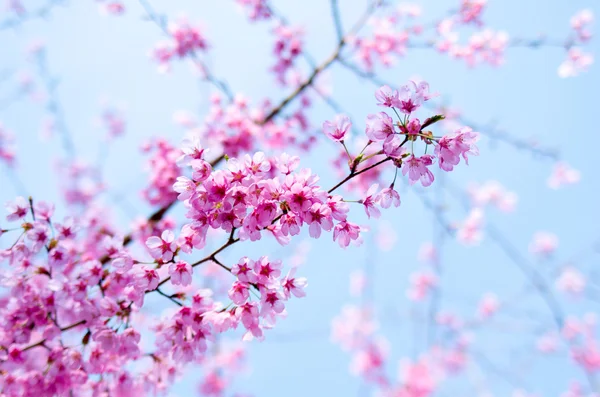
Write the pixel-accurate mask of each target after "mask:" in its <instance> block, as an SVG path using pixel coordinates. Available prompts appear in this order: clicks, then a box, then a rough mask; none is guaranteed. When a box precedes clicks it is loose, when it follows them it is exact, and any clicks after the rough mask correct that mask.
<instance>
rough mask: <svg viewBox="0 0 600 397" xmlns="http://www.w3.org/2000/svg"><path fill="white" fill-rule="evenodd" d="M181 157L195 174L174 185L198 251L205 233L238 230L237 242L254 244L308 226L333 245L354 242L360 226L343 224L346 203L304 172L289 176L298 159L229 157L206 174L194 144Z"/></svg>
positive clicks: (282, 241) (312, 233)
mask: <svg viewBox="0 0 600 397" xmlns="http://www.w3.org/2000/svg"><path fill="white" fill-rule="evenodd" d="M194 148H195V149H190V150H189V151H188V152H189V153H192V154H190V155H186V157H187V158H186V160H187V161H189V164H190V166H191V167H192V169H193V171H194V173H193V175H192V178H188V177H185V176H180V177H178V178H177V182H176V183H175V185H174V188H175V190H176V191H177V192H178V193H179V196H178V198H179V200H182V201H184V202H185V205H186V207H187V208H188V212H187V214H186V216H187V217H188V218H189V219H191V220H192V223H190V224H189V227H190V229H191V230H193V232H194V233H195V234H196V236H195V238H196V239H197V240H198V242H197V243H196V247H197V248H202V247H203V246H204V244H205V241H206V234H207V232H208V229H209V228H211V229H222V230H224V231H226V232H228V233H233V231H236V230H237V231H239V238H240V239H242V240H248V239H249V240H251V241H256V240H259V239H261V237H262V234H263V232H267V233H268V234H269V235H271V236H273V237H274V238H275V239H276V240H277V241H278V242H279V243H280V244H287V242H289V240H290V238H291V237H292V236H295V235H297V234H299V233H300V229H301V227H302V226H303V225H307V226H308V229H309V233H310V236H311V237H313V238H318V237H320V235H321V231H322V230H324V231H328V232H330V231H332V230H333V238H334V241H335V240H337V241H338V243H339V244H340V246H343V247H346V246H348V244H349V243H350V241H352V240H357V239H358V238H359V232H360V227H359V226H358V225H356V224H354V223H351V222H349V221H348V220H347V216H346V214H347V213H348V210H349V208H348V204H346V203H344V201H343V199H342V198H341V196H332V195H329V194H328V193H327V192H326V191H325V190H323V189H322V188H321V187H320V186H318V184H317V182H318V180H319V178H318V176H316V175H314V174H312V173H311V172H310V170H307V169H304V170H301V171H299V172H294V171H295V169H296V168H297V167H298V163H299V161H298V160H299V159H298V158H297V157H295V156H289V155H287V154H283V155H281V156H280V157H279V158H271V159H269V158H267V157H266V156H265V155H264V154H263V153H261V152H259V153H256V154H255V155H254V156H253V157H250V156H249V155H246V156H244V157H243V158H242V159H230V160H229V161H228V164H227V169H224V170H217V171H214V172H212V173H211V168H210V165H209V164H208V163H206V161H205V160H204V159H203V154H202V152H203V150H202V149H201V148H200V147H199V146H194Z"/></svg>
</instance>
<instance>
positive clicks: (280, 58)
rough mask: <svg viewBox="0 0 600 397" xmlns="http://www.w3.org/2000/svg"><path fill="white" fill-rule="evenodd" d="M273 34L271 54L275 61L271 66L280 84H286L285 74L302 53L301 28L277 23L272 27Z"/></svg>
mask: <svg viewBox="0 0 600 397" xmlns="http://www.w3.org/2000/svg"><path fill="white" fill-rule="evenodd" d="M273 33H274V34H275V38H276V39H275V45H274V47H273V54H274V55H275V58H276V63H275V65H273V67H272V68H271V71H272V72H273V73H274V74H275V77H276V78H277V82H278V83H279V84H281V85H287V84H288V80H287V77H286V76H287V74H288V72H289V71H290V70H292V69H293V68H294V62H295V60H296V59H297V58H298V56H300V54H301V53H302V37H303V35H304V33H303V31H302V29H300V28H293V27H290V26H287V25H283V24H279V25H277V26H276V27H275V29H273Z"/></svg>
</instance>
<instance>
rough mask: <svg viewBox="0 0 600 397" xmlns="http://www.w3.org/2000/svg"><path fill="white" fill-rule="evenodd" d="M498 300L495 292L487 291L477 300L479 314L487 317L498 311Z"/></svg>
mask: <svg viewBox="0 0 600 397" xmlns="http://www.w3.org/2000/svg"><path fill="white" fill-rule="evenodd" d="M499 307H500V302H499V301H498V297H497V296H496V295H495V294H492V293H488V294H485V295H484V296H483V298H482V299H481V301H480V302H479V315H480V316H482V317H484V318H487V317H490V316H492V315H493V314H494V313H496V312H497V311H498V308H499Z"/></svg>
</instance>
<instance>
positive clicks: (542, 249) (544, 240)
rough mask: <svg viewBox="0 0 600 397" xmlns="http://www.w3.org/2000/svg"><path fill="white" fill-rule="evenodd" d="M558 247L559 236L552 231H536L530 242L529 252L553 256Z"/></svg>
mask: <svg viewBox="0 0 600 397" xmlns="http://www.w3.org/2000/svg"><path fill="white" fill-rule="evenodd" d="M557 247H558V236H557V235H556V234H554V233H550V232H543V231H540V232H536V233H535V234H534V235H533V239H532V241H531V243H530V244H529V252H531V253H532V254H534V255H538V256H540V257H548V256H551V255H552V254H553V253H554V251H556V248H557Z"/></svg>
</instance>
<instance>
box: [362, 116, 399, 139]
mask: <svg viewBox="0 0 600 397" xmlns="http://www.w3.org/2000/svg"><path fill="white" fill-rule="evenodd" d="M365 132H366V134H367V137H368V138H369V139H370V140H372V141H383V140H385V139H386V138H387V137H388V136H390V135H392V134H393V133H394V132H395V131H394V120H392V118H391V117H390V116H388V115H387V113H385V112H379V113H377V114H370V115H368V116H367V128H366V130H365Z"/></svg>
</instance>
